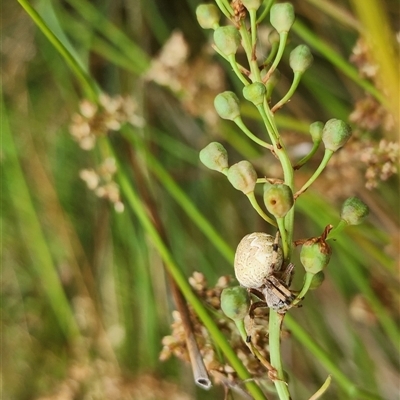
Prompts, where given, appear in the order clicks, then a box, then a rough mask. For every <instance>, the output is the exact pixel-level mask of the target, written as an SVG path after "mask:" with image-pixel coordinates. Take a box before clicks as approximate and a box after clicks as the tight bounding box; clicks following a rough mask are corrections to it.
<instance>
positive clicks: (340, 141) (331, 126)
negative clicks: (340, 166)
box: [322, 118, 351, 151]
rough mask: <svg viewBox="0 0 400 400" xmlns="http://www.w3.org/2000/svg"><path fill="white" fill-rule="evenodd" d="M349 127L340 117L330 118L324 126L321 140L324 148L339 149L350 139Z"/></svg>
mask: <svg viewBox="0 0 400 400" xmlns="http://www.w3.org/2000/svg"><path fill="white" fill-rule="evenodd" d="M350 136H351V128H350V126H349V125H348V124H346V123H345V122H343V121H341V120H340V119H336V118H332V119H330V120H329V121H328V122H327V123H326V124H325V126H324V129H323V131H322V141H323V142H324V145H325V148H326V149H328V150H331V151H336V150H339V149H340V148H341V147H343V146H344V145H345V144H346V142H347V141H348V140H349V139H350Z"/></svg>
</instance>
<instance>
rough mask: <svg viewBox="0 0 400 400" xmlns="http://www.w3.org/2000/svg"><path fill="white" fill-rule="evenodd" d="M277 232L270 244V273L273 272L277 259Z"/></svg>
mask: <svg viewBox="0 0 400 400" xmlns="http://www.w3.org/2000/svg"><path fill="white" fill-rule="evenodd" d="M279 237H280V233H279V230H278V231H277V232H276V235H275V240H274V243H273V244H272V252H273V253H272V262H271V271H274V270H275V264H276V261H277V259H278V249H279Z"/></svg>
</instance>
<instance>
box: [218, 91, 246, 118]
mask: <svg viewBox="0 0 400 400" xmlns="http://www.w3.org/2000/svg"><path fill="white" fill-rule="evenodd" d="M214 107H215V109H216V111H217V113H218V115H219V116H220V117H221V118H223V119H229V120H231V121H233V120H234V119H235V118H237V117H239V116H240V108H239V99H238V97H237V96H236V94H235V93H233V92H230V91H226V92H223V93H220V94H217V96H216V97H215V99H214Z"/></svg>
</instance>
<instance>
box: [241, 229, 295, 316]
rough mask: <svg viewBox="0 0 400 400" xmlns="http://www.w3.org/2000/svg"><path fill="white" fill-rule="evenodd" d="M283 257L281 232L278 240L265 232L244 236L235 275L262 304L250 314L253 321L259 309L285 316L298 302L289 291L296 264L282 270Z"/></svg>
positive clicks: (253, 308) (255, 305)
mask: <svg viewBox="0 0 400 400" xmlns="http://www.w3.org/2000/svg"><path fill="white" fill-rule="evenodd" d="M282 264H283V254H282V249H281V248H280V247H279V232H278V233H277V234H276V236H275V238H274V237H273V236H271V235H268V234H266V233H263V232H254V233H251V234H249V235H247V236H245V237H244V238H243V239H242V240H241V242H240V243H239V245H238V248H237V250H236V254H235V263H234V265H235V275H236V278H237V280H238V281H239V283H240V284H241V285H242V286H243V287H246V288H247V289H248V291H249V292H250V293H253V294H254V295H256V296H257V297H258V298H259V299H261V300H263V301H259V302H255V303H252V305H251V307H250V311H249V315H250V317H251V318H254V310H255V309H256V308H258V307H265V306H267V307H269V308H272V309H273V310H275V311H277V312H278V313H281V314H284V313H285V312H286V311H287V310H288V309H289V308H291V307H292V302H293V300H294V299H295V296H294V294H293V293H292V292H291V291H290V290H289V286H290V283H291V280H292V275H293V268H294V265H293V264H288V265H287V266H286V267H284V268H283V269H282Z"/></svg>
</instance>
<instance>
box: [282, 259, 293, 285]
mask: <svg viewBox="0 0 400 400" xmlns="http://www.w3.org/2000/svg"><path fill="white" fill-rule="evenodd" d="M293 269H294V264H292V263H290V264H288V265H287V266H286V268H285V269H284V270H283V271H282V275H281V276H280V280H281V281H282V282H283V283H284V284H285V286H287V287H290V285H291V283H292V278H293Z"/></svg>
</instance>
